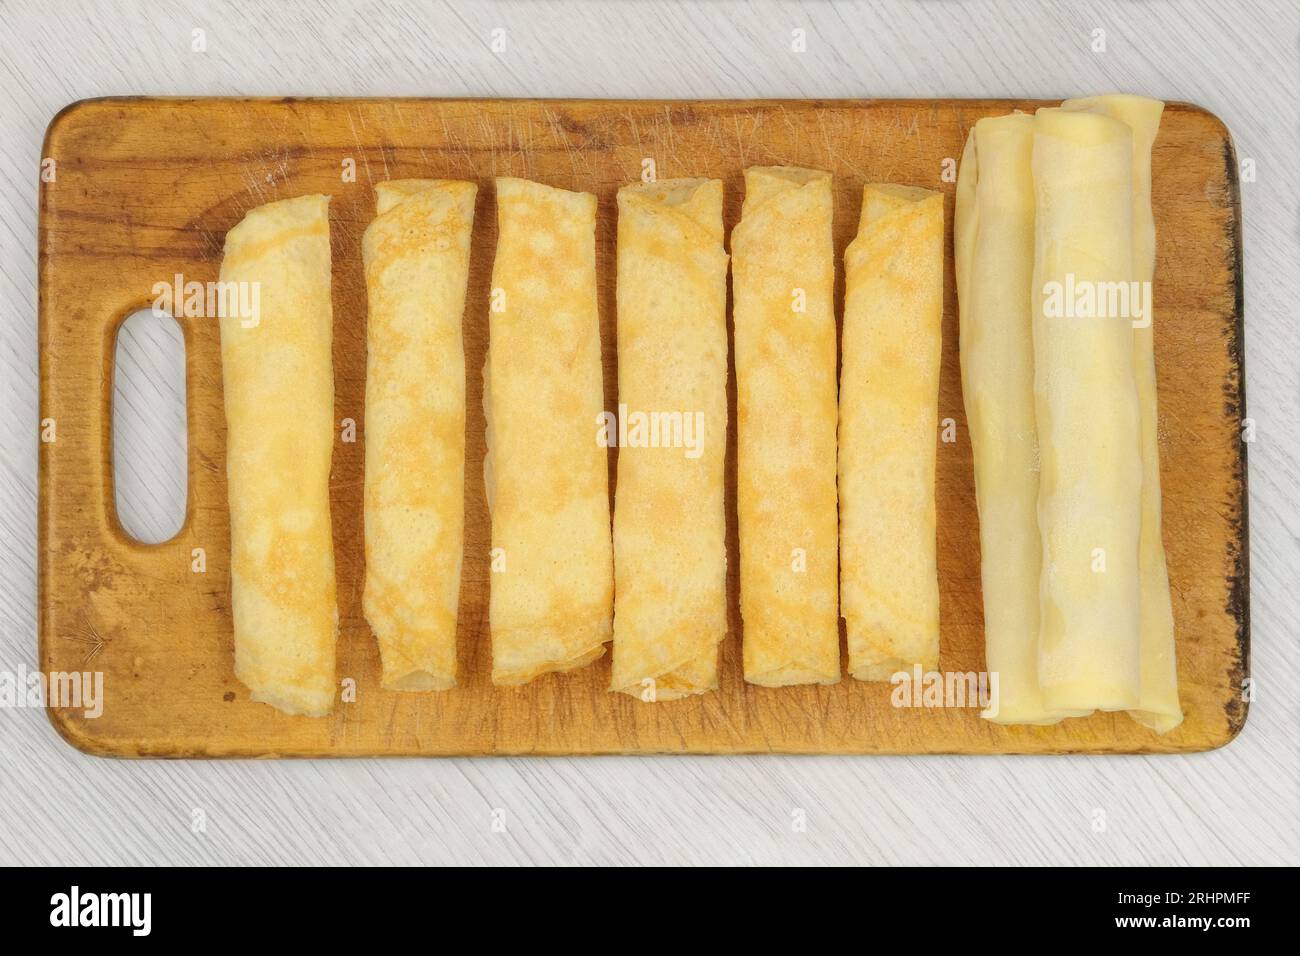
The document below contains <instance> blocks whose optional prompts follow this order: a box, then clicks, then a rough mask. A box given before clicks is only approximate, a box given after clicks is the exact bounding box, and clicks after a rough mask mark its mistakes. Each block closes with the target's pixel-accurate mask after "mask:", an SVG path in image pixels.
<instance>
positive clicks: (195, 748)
mask: <svg viewBox="0 0 1300 956" xmlns="http://www.w3.org/2000/svg"><path fill="white" fill-rule="evenodd" d="M1039 105H1044V104H1042V103H1038V102H1033V101H1020V102H1015V101H994V100H943V101H877V100H852V101H830V102H828V101H797V102H796V101H787V102H777V101H762V102H643V101H628V102H593V101H536V100H532V101H524V100H514V101H511V100H505V101H490V100H487V101H485V100H400V99H399V100H294V99H284V100H234V99H108V100H93V101H87V102H82V103H77V104H74V105H73V106H71V107H69V108H68V109H66V110H64V111H63V112H62V113H60V114H59V115H58V116H57V117H56V118H55V119H54V121H53V122H52V123H51V124H50V128H49V131H48V134H47V137H46V143H45V151H44V154H43V155H44V157H45V158H46V159H52V160H54V162H55V164H56V165H55V166H54V167H53V168H54V169H55V171H56V176H55V178H54V181H52V182H45V183H43V184H42V186H41V202H40V238H39V246H40V253H39V254H40V363H41V393H40V403H41V407H40V415H41V418H42V419H43V420H45V421H47V422H48V421H49V420H53V422H54V424H55V428H54V435H55V440H54V441H53V442H45V443H42V444H41V447H40V504H39V527H40V532H39V533H40V557H39V561H40V564H39V591H40V600H39V603H40V626H39V632H40V666H41V669H42V670H43V671H45V672H51V671H84V670H100V671H102V672H103V673H104V699H105V702H104V708H103V713H102V715H101V716H99V717H98V718H88V717H86V716H84V714H83V711H82V710H81V709H74V708H51V709H50V711H49V713H50V716H51V719H52V721H53V723H54V725H55V727H56V728H57V729H58V730H59V732H60V733H61V734H63V736H64V737H66V738H67V740H69V741H70V742H71V743H72V744H74V745H75V746H77V747H79V748H81V749H83V750H86V751H88V752H91V753H95V754H103V755H114V756H167V757H186V756H290V755H297V756H313V755H386V754H519V753H536V754H583V753H654V752H677V753H737V752H790V753H837V754H855V753H1019V752H1026V753H1061V752H1078V751H1084V752H1093V753H1102V752H1106V753H1116V752H1170V751H1195V750H1206V749H1210V748H1213V747H1218V746H1221V745H1222V744H1224V743H1227V742H1228V741H1229V740H1231V739H1232V738H1233V736H1234V735H1235V734H1236V733H1237V732H1238V731H1239V730H1240V729H1241V726H1242V724H1243V722H1244V721H1245V718H1246V709H1247V708H1246V704H1245V702H1244V700H1243V697H1244V696H1245V695H1244V694H1243V681H1244V680H1245V678H1246V674H1247V667H1248V647H1249V644H1248V640H1249V615H1248V594H1249V591H1248V577H1247V561H1248V554H1249V552H1248V549H1247V543H1246V534H1247V523H1246V449H1245V445H1244V444H1243V442H1242V437H1241V429H1242V419H1243V418H1244V417H1245V415H1246V411H1245V382H1244V377H1243V371H1242V357H1243V342H1242V337H1243V332H1242V278H1241V213H1240V205H1239V197H1238V190H1237V173H1236V159H1235V156H1234V152H1233V147H1232V143H1231V140H1230V138H1229V136H1228V132H1227V130H1226V129H1225V128H1224V125H1223V124H1222V123H1221V122H1220V121H1219V120H1218V119H1217V118H1215V117H1214V116H1212V115H1210V114H1208V113H1206V112H1205V111H1203V110H1201V109H1199V108H1197V107H1194V106H1189V105H1186V104H1171V106H1170V107H1169V108H1168V109H1167V110H1166V112H1165V116H1164V122H1163V124H1162V125H1161V128H1160V137H1159V140H1158V141H1157V143H1156V149H1155V156H1154V180H1155V186H1154V205H1155V216H1156V223H1157V227H1158V234H1159V250H1158V257H1159V258H1158V265H1157V270H1156V283H1155V305H1156V311H1157V319H1156V358H1157V362H1158V366H1159V388H1160V439H1161V475H1162V482H1163V486H1164V501H1165V524H1164V537H1165V544H1166V547H1167V549H1168V557H1169V574H1170V580H1171V585H1172V590H1173V606H1174V616H1175V619H1176V623H1177V630H1178V676H1179V687H1180V691H1181V696H1182V701H1183V706H1184V708H1185V709H1186V712H1187V719H1186V721H1185V723H1184V724H1183V725H1182V727H1180V728H1179V729H1178V730H1176V731H1174V732H1172V733H1170V734H1168V735H1167V736H1164V737H1157V736H1155V735H1153V734H1151V733H1150V732H1148V731H1146V730H1144V729H1142V728H1141V727H1139V726H1138V725H1137V724H1135V723H1133V722H1132V721H1131V720H1130V719H1129V718H1128V717H1127V716H1125V715H1122V714H1118V715H1114V714H1098V715H1095V716H1093V717H1090V718H1086V719H1080V720H1070V721H1066V722H1064V723H1062V724H1059V725H1057V726H1054V727H1009V728H1008V727H999V726H996V725H993V724H990V723H988V722H986V721H984V720H981V719H980V718H979V716H978V714H977V710H976V709H975V708H971V707H968V708H947V709H925V708H897V707H894V706H891V703H890V692H891V689H892V688H891V687H890V686H889V685H887V684H864V683H860V682H858V681H854V680H850V679H848V678H845V679H844V680H842V681H841V682H840V683H839V684H838V685H835V686H829V687H794V688H784V689H767V688H758V687H752V686H749V685H747V684H745V683H744V681H743V680H742V677H741V655H740V642H741V621H740V615H739V610H738V595H737V574H736V568H737V560H738V558H737V546H736V520H735V461H736V456H735V430H734V429H735V425H734V422H735V387H734V384H735V383H734V376H733V381H731V382H730V383H729V393H730V403H731V409H730V418H731V422H732V426H731V433H730V435H729V448H728V483H727V493H728V499H727V508H728V545H729V565H730V567H729V575H728V579H729V591H730V633H729V635H728V637H727V638H726V640H725V641H724V642H723V645H722V667H721V689H720V690H719V691H718V692H716V693H712V694H707V695H704V696H701V697H696V698H693V699H689V700H683V701H676V702H669V703H659V704H653V705H651V704H644V703H641V702H639V701H637V700H634V699H632V698H630V697H627V696H624V695H621V694H620V695H616V694H610V693H608V692H607V691H606V687H607V685H608V683H609V657H608V655H606V657H604V658H602V659H601V660H600V661H599V662H597V663H596V664H595V665H593V666H591V667H588V668H586V669H583V670H579V671H575V672H572V673H569V674H562V675H550V676H547V677H544V678H541V679H539V680H537V681H535V682H534V683H532V684H530V685H528V686H527V687H524V688H519V689H496V688H494V687H493V686H492V685H491V683H490V682H489V679H488V673H489V669H490V654H491V651H490V646H489V641H488V631H487V605H488V600H487V599H488V549H489V543H488V540H489V524H488V513H487V507H486V503H485V501H484V496H483V480H482V461H483V453H484V443H483V414H482V406H481V399H482V379H481V377H480V370H481V368H482V365H483V358H484V351H485V348H486V346H487V306H488V296H489V281H490V275H491V269H492V257H493V250H494V247H495V239H496V223H495V218H496V211H495V206H494V200H493V190H492V188H491V186H492V177H493V176H498V175H512V176H524V177H528V178H530V179H536V180H540V181H542V182H545V183H548V184H551V185H555V186H561V187H564V188H566V189H579V190H587V191H590V192H594V193H596V194H597V196H598V197H599V200H600V219H599V224H598V227H597V234H596V242H597V264H598V269H599V275H600V311H601V334H602V337H603V340H604V368H605V394H606V400H607V403H608V404H607V407H614V403H615V401H616V394H617V390H616V381H615V367H616V366H615V351H614V350H615V341H614V328H615V323H614V288H613V285H614V261H615V260H614V236H615V202H614V195H615V192H616V190H617V189H618V187H619V186H621V185H623V184H625V183H627V182H629V181H632V180H635V179H638V178H639V177H640V176H641V173H642V161H643V160H644V159H653V160H654V161H655V165H656V168H657V174H658V176H659V178H668V177H675V176H713V177H719V178H721V179H722V180H723V181H724V182H725V186H726V212H725V215H726V220H727V222H726V224H727V228H728V230H730V228H731V226H733V225H734V224H735V222H736V220H737V219H738V217H739V213H740V205H741V200H742V196H743V178H742V170H743V169H744V167H745V166H747V165H752V164H794V165H801V166H813V167H820V168H823V169H828V170H831V171H832V172H833V173H834V174H835V244H836V250H837V254H842V253H843V250H844V247H845V246H846V245H847V244H848V242H849V240H850V239H851V238H852V235H853V231H854V227H855V224H856V222H857V218H858V210H859V202H860V196H861V190H862V186H863V184H864V183H867V182H877V181H879V182H901V183H910V184H914V185H920V186H927V187H931V188H939V189H942V190H943V191H944V194H945V196H946V199H947V204H946V214H947V218H948V224H949V225H948V231H949V239H948V241H949V245H948V249H949V250H951V215H952V195H953V188H954V184H953V181H952V178H953V176H952V174H953V173H954V172H955V162H956V159H957V157H959V156H960V155H961V150H962V145H963V143H964V141H965V137H966V133H967V131H968V130H969V128H970V127H971V125H972V124H973V123H974V122H975V121H976V120H977V119H979V118H980V117H983V116H988V115H994V114H999V113H1005V112H1007V111H1009V110H1011V109H1013V108H1020V109H1026V110H1032V109H1033V108H1035V107H1036V106H1039ZM349 160H351V161H352V163H353V164H354V165H355V170H356V177H355V181H347V177H346V175H345V173H346V170H347V168H348V166H349V163H348V161H349ZM404 177H443V178H457V179H472V180H475V181H476V182H478V184H479V186H480V190H479V203H478V209H477V213H476V222H475V230H474V244H473V250H474V251H473V264H472V267H471V273H470V284H469V298H468V303H469V304H468V305H467V308H466V314H465V320H464V321H465V348H466V382H467V387H468V406H469V421H468V432H469V438H468V463H467V480H466V488H465V504H466V519H467V520H466V525H467V527H466V534H465V561H464V580H463V585H462V590H461V613H460V630H459V654H460V667H461V685H460V686H459V687H458V688H456V689H455V690H452V691H449V692H446V693H443V694H397V693H390V692H386V691H383V690H381V689H380V687H379V654H378V649H377V647H376V644H375V640H374V638H373V636H372V635H371V633H370V631H369V629H368V627H367V626H366V623H365V620H364V618H363V617H362V612H361V587H362V579H363V556H362V513H361V491H362V449H363V441H362V430H363V429H364V421H365V419H364V415H365V409H364V407H363V396H364V375H365V356H366V349H365V329H366V299H365V282H364V280H363V276H362V266H361V248H360V240H361V234H362V231H363V230H364V229H365V227H366V225H367V224H368V223H369V222H370V221H371V218H372V217H373V215H374V199H373V191H372V186H373V184H374V183H376V182H380V181H382V180H384V179H389V178H394V179H396V178H404ZM315 192H323V193H329V194H331V195H332V196H333V197H334V200H333V203H332V205H331V209H330V214H331V217H332V220H333V223H332V245H333V254H334V369H335V384H336V395H335V405H336V407H335V417H336V419H337V420H339V421H340V422H341V421H342V420H343V419H345V418H353V419H355V420H356V422H357V436H356V441H355V442H351V443H347V442H343V441H341V440H340V441H339V442H338V443H337V444H336V447H335V450H334V469H333V477H332V495H331V504H332V509H333V522H334V541H335V548H336V553H337V563H338V595H339V613H340V618H341V628H340V633H339V641H338V662H339V667H338V673H339V676H340V679H343V678H350V679H352V680H354V681H355V688H356V700H355V702H351V703H340V704H339V705H338V706H337V708H336V710H335V712H334V714H333V715H332V716H330V717H326V718H319V719H313V718H307V717H289V716H285V715H284V714H281V713H279V712H277V711H275V710H273V709H272V708H270V707H268V706H266V705H263V704H258V703H254V702H252V701H250V700H249V699H248V692H247V690H246V689H245V688H244V687H243V686H242V685H241V684H240V683H239V682H238V681H237V680H236V679H235V677H234V674H233V671H232V658H233V645H232V633H231V616H230V596H229V587H230V573H229V545H230V527H229V520H228V515H227V508H226V482H225V438H226V436H225V422H224V416H223V412H222V395H221V361H220V352H219V342H218V331H217V325H216V322H215V320H212V319H181V325H182V327H183V329H184V335H185V343H186V349H187V385H188V416H189V501H188V513H187V517H186V521H185V524H184V527H183V528H182V529H181V531H180V532H179V534H178V535H177V536H176V537H175V538H174V539H173V540H171V541H169V542H167V543H164V544H161V545H156V546H152V545H142V544H139V543H137V542H135V541H133V540H132V539H130V538H129V537H128V536H127V535H126V534H125V532H124V531H123V530H122V529H121V527H120V525H119V524H118V521H117V518H116V516H115V512H114V495H113V485H112V481H113V478H112V474H111V470H112V450H111V442H112V435H111V433H110V427H111V420H112V416H111V404H110V401H111V394H112V362H113V354H114V343H115V336H116V332H117V329H118V327H119V325H120V324H121V322H122V321H123V319H124V318H125V317H126V316H127V315H129V314H130V313H132V312H133V311H135V310H136V309H138V308H141V307H144V306H147V305H148V304H150V302H151V300H152V295H151V289H152V287H153V285H154V283H155V282H159V281H171V280H172V277H173V276H174V275H175V274H176V273H182V274H183V275H184V276H185V278H186V279H187V280H197V281H200V282H206V281H210V280H215V279H216V278H217V272H218V267H219V264H220V259H221V249H222V243H223V240H224V237H225V233H226V231H227V230H228V229H229V228H230V227H231V226H233V225H235V223H237V222H239V220H240V219H241V218H242V217H243V215H244V213H245V212H246V211H247V210H248V209H249V208H250V207H252V206H256V205H259V204H261V203H265V202H270V201H272V200H275V199H283V198H287V197H290V196H297V195H301V194H304V193H315ZM837 258H838V256H837ZM951 262H952V259H951V253H950V252H949V255H948V262H947V266H946V277H945V311H944V326H943V334H944V356H943V372H942V384H941V390H940V391H941V394H940V401H939V414H940V417H941V418H943V417H950V418H952V419H954V420H955V422H956V441H955V442H952V443H940V445H939V455H938V488H937V494H938V513H939V575H940V589H941V613H942V621H943V625H942V627H943V631H942V667H943V669H944V670H947V671H979V670H981V669H982V667H983V664H984V660H983V658H984V655H983V626H982V612H981V599H980V580H979V538H978V527H977V519H976V512H975V498H974V488H973V477H972V472H971V453H970V442H969V436H968V434H967V431H966V427H965V416H964V414H963V410H962V396H961V385H960V377H959V369H958V363H957V314H956V304H957V303H956V294H955V291H954V284H953V276H952V266H951ZM838 286H839V288H838V295H839V297H840V299H841V300H842V296H843V273H842V269H841V270H840V275H839V280H838ZM841 304H842V302H841ZM613 465H614V459H613V454H612V453H611V473H612V470H613ZM196 548H202V549H203V550H204V552H205V554H206V572H204V573H195V572H194V571H192V570H191V566H192V561H193V558H192V554H193V551H194V549H196Z"/></svg>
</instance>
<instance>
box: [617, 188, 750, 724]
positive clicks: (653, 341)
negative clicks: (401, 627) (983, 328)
mask: <svg viewBox="0 0 1300 956" xmlns="http://www.w3.org/2000/svg"><path fill="white" fill-rule="evenodd" d="M618 401H619V422H618V424H619V425H620V426H622V429H623V430H624V431H625V433H626V434H625V436H624V437H625V439H626V440H625V441H623V442H620V447H619V452H618V486H617V490H616V492H615V506H614V581H615V586H614V666H613V676H612V680H611V682H610V687H611V689H612V690H616V691H623V692H625V693H628V694H632V695H634V696H636V697H638V698H639V699H641V700H646V701H656V700H658V701H663V700H672V699H675V698H679V697H684V696H687V695H689V694H698V693H702V692H704V691H709V690H713V689H714V688H716V687H717V686H718V642H719V641H721V640H722V638H723V637H724V636H725V634H726V632H727V545H726V533H727V528H726V516H725V512H724V510H723V509H724V504H723V465H724V462H725V459H726V449H727V254H726V252H724V251H723V248H722V183H721V181H719V180H716V179H676V180H666V181H661V182H658V183H650V184H640V183H638V184H636V185H632V186H625V187H624V188H622V189H620V190H619V193H618Z"/></svg>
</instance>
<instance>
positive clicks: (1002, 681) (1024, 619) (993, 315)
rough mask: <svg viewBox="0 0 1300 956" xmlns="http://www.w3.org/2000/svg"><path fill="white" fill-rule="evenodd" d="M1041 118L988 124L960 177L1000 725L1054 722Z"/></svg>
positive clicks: (956, 225)
mask: <svg viewBox="0 0 1300 956" xmlns="http://www.w3.org/2000/svg"><path fill="white" fill-rule="evenodd" d="M1033 146H1034V118H1033V117H1032V116H1030V115H1029V114H1027V113H1011V114H1009V115H1007V116H998V117H990V118H987V119H982V120H980V121H979V122H978V123H976V124H975V128H974V129H972V130H971V132H970V136H969V137H968V138H967V140H966V149H965V152H964V153H963V154H962V160H961V169H960V172H959V173H958V176H957V203H956V213H955V216H954V221H953V247H954V253H955V257H954V258H955V263H956V271H957V300H958V314H959V317H960V343H961V381H962V396H963V398H964V400H965V403H966V420H967V423H968V425H969V427H970V440H971V451H972V453H973V454H974V459H975V500H976V503H977V505H978V509H979V523H980V580H981V583H982V585H983V595H984V643H985V654H986V657H987V663H988V670H989V673H990V674H996V675H997V689H998V693H997V700H996V701H995V702H994V703H993V706H990V708H989V709H988V711H987V712H986V713H985V715H984V716H986V717H987V718H988V719H989V720H993V721H996V722H997V723H1006V724H1016V723H1030V724H1042V723H1053V722H1055V721H1057V720H1060V719H1061V717H1062V716H1065V715H1064V714H1060V713H1056V712H1053V711H1049V710H1048V709H1047V708H1046V707H1045V706H1044V704H1043V695H1042V691H1041V690H1040V688H1039V686H1038V627H1039V623H1038V613H1039V612H1038V582H1039V574H1040V571H1041V567H1042V561H1041V556H1042V547H1041V544H1040V542H1039V537H1038V514H1037V509H1038V450H1037V431H1036V427H1035V423H1034V340H1033V332H1032V323H1031V319H1030V316H1031V313H1032V309H1033V296H1032V295H1031V284H1032V281H1033V270H1034V178H1033V173H1032V171H1031V168H1030V158H1031V156H1032V153H1033Z"/></svg>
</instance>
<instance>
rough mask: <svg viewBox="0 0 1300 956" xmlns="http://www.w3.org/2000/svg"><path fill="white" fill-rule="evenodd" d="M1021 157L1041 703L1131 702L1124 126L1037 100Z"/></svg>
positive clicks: (1136, 659) (1134, 442) (1133, 388)
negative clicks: (1028, 224)
mask: <svg viewBox="0 0 1300 956" xmlns="http://www.w3.org/2000/svg"><path fill="white" fill-rule="evenodd" d="M1032 164H1033V174H1034V200H1035V209H1036V226H1035V238H1034V277H1033V286H1032V288H1033V293H1034V297H1035V300H1034V317H1033V329H1034V331H1033V334H1034V397H1035V415H1036V416H1037V426H1038V447H1039V457H1040V461H1041V473H1040V478H1039V493H1038V525H1039V531H1040V534H1041V541H1042V549H1043V553H1042V561H1043V569H1042V577H1041V584H1040V587H1041V591H1040V596H1041V602H1042V603H1041V606H1040V614H1041V624H1040V632H1039V661H1038V663H1039V681H1040V684H1041V687H1042V692H1043V703H1044V705H1045V706H1046V707H1047V708H1048V709H1050V710H1083V711H1088V710H1093V709H1100V710H1132V709H1135V708H1136V707H1137V706H1138V703H1139V701H1140V693H1139V689H1140V674H1141V654H1140V641H1139V630H1138V628H1139V612H1140V587H1139V580H1140V579H1139V573H1138V539H1139V535H1140V532H1141V524H1142V509H1141V494H1142V453H1141V442H1140V431H1141V428H1140V424H1141V416H1140V413H1139V409H1138V393H1137V382H1136V380H1135V377H1134V370H1133V328H1132V318H1131V317H1130V316H1129V315H1128V314H1126V313H1127V310H1126V309H1124V308H1123V301H1122V300H1121V299H1120V298H1119V296H1118V294H1117V291H1118V289H1119V287H1120V285H1122V284H1127V283H1128V282H1129V281H1130V280H1131V278H1132V276H1133V273H1134V270H1133V239H1132V236H1133V186H1132V169H1133V161H1132V136H1131V134H1130V133H1129V129H1128V127H1127V126H1125V125H1124V124H1123V123H1121V122H1120V121H1118V120H1113V119H1110V118H1108V117H1105V116H1099V115H1095V114H1092V113H1082V112H1070V111H1064V110H1060V109H1041V110H1039V111H1038V113H1037V114H1036V115H1035V118H1034V152H1033V161H1032ZM1113 292H1114V293H1116V294H1112V293H1113Z"/></svg>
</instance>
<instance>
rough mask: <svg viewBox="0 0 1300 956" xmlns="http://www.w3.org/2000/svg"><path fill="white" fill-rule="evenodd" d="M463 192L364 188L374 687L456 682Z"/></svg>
mask: <svg viewBox="0 0 1300 956" xmlns="http://www.w3.org/2000/svg"><path fill="white" fill-rule="evenodd" d="M476 192H477V187H475V185H474V184H473V183H465V182H449V181H441V180H433V179H408V180H398V181H395V182H387V183H380V184H379V185H378V186H377V187H376V188H375V204H376V210H375V212H376V216H375V220H374V222H372V223H371V224H370V226H369V227H368V228H367V229H366V233H365V237H364V239H363V240H362V255H363V258H364V261H365V270H366V293H367V298H368V305H369V314H368V316H367V320H366V347H367V360H366V428H365V435H366V479H365V532H366V584H365V595H364V602H363V603H364V608H365V615H366V620H367V621H368V622H369V624H370V627H371V629H372V630H373V631H374V632H375V637H376V638H378V640H379V651H380V656H381V658H382V660H383V667H384V673H383V686H384V687H387V688H389V689H391V690H444V689H446V688H448V687H454V686H455V684H456V612H457V608H458V605H459V599H460V568H461V557H462V554H463V534H464V527H465V506H464V479H465V350H464V346H463V343H462V340H461V316H462V314H463V312H464V311H465V286H466V282H467V281H468V278H469V244H470V229H471V226H472V224H473V221H474V196H475V193H476Z"/></svg>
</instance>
